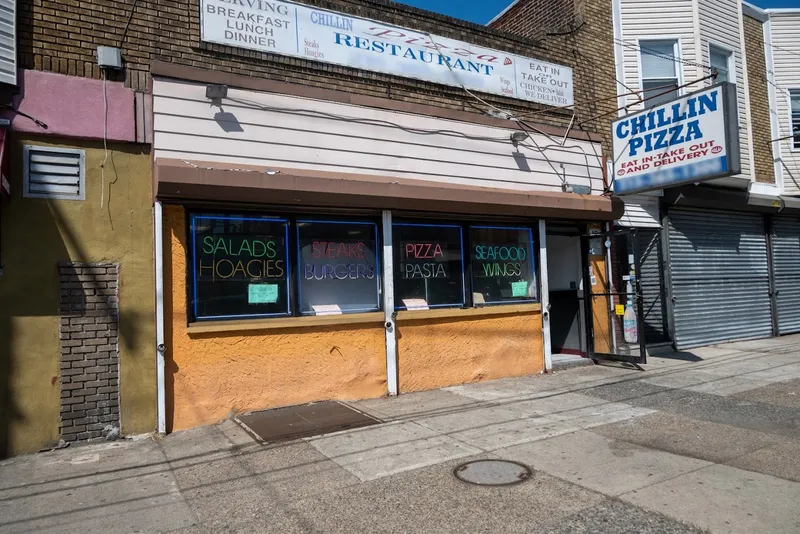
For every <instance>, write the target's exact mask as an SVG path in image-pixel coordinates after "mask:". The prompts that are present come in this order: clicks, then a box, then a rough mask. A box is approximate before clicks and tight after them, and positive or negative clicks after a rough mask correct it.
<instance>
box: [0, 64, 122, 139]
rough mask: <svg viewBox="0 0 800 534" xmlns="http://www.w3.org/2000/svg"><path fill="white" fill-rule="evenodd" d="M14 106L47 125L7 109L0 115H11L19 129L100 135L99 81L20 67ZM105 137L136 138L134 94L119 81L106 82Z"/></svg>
mask: <svg viewBox="0 0 800 534" xmlns="http://www.w3.org/2000/svg"><path fill="white" fill-rule="evenodd" d="M18 80H19V82H20V85H19V95H16V96H15V97H14V108H15V109H17V110H19V111H22V112H24V113H26V114H28V115H30V116H32V117H35V118H37V119H39V120H40V121H42V122H43V123H45V124H46V125H47V128H46V129H45V128H42V127H40V126H38V125H36V124H35V123H34V122H33V121H32V120H30V119H28V118H27V117H23V116H22V115H19V114H15V113H14V112H12V111H10V110H5V111H3V112H2V113H0V117H4V118H9V119H12V123H11V125H12V129H13V130H15V131H20V132H35V133H40V134H48V135H58V136H63V137H78V138H83V139H102V138H103V82H102V81H101V80H91V79H88V78H79V77H77V76H64V75H63V74H53V73H52V72H41V71H34V70H21V71H20V72H19V77H18ZM106 96H107V99H108V100H107V101H108V135H107V138H108V140H109V141H136V124H135V122H134V104H133V102H134V95H133V91H132V90H131V89H127V88H126V87H125V86H124V84H123V83H122V82H106Z"/></svg>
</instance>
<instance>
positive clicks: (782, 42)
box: [770, 11, 800, 195]
mask: <svg viewBox="0 0 800 534" xmlns="http://www.w3.org/2000/svg"><path fill="white" fill-rule="evenodd" d="M770 29H771V36H770V41H771V44H772V61H773V65H772V66H773V71H774V72H775V85H777V87H776V88H775V97H776V99H775V100H776V102H775V103H776V108H777V123H778V132H777V133H778V138H787V139H783V140H782V141H780V161H779V162H778V163H779V165H780V167H781V168H782V173H781V174H782V175H783V187H784V191H785V193H786V194H789V195H800V148H795V147H794V143H793V142H792V139H791V138H789V136H791V135H792V123H791V116H792V112H791V105H790V96H789V90H790V89H800V12H789V13H786V12H784V13H781V12H779V11H778V12H772V13H770ZM776 145H778V143H775V144H774V145H773V147H775V146H776ZM775 152H776V153H777V150H776V151H775ZM776 155H777V154H776Z"/></svg>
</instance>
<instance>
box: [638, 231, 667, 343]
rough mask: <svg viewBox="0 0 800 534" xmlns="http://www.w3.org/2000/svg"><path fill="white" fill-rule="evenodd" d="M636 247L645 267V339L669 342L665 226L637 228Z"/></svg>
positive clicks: (643, 296)
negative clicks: (663, 228)
mask: <svg viewBox="0 0 800 534" xmlns="http://www.w3.org/2000/svg"><path fill="white" fill-rule="evenodd" d="M636 248H637V249H638V254H639V262H640V267H641V272H640V273H639V279H640V281H641V284H642V305H643V310H644V316H643V317H642V322H643V324H644V338H645V341H646V342H647V343H663V342H665V341H669V330H668V328H667V321H666V318H667V311H666V296H665V294H664V293H665V292H664V278H663V276H662V274H663V261H662V257H663V256H662V252H661V229H660V228H641V229H638V228H637V230H636Z"/></svg>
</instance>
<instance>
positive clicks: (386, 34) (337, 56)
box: [200, 0, 574, 106]
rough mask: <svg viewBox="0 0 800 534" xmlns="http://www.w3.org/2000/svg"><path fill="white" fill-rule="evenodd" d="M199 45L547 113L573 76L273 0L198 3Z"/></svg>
mask: <svg viewBox="0 0 800 534" xmlns="http://www.w3.org/2000/svg"><path fill="white" fill-rule="evenodd" d="M200 19H201V24H200V39H201V40H202V41H206V42H210V43H218V44H223V45H228V46H234V47H238V48H247V49H251V50H258V51H261V52H272V53H275V54H282V55H285V56H293V57H300V58H304V59H310V60H314V61H321V62H324V63H334V64H337V65H344V66H347V67H353V68H357V69H364V70H371V71H374V72H382V73H385V74H392V75H395V76H403V77H406V78H415V79H418V80H425V81H428V82H434V83H441V84H445V85H452V86H456V87H461V86H463V87H466V88H467V89H472V90H475V91H483V92H485V93H493V94H497V95H502V96H507V97H510V98H518V99H521V100H530V101H532V102H538V103H540V104H548V105H551V106H569V105H572V104H573V103H574V101H573V84H572V69H570V68H569V67H565V66H563V65H555V64H553V63H547V62H544V61H539V60H536V59H531V58H526V57H522V56H517V55H514V54H509V53H506V52H501V51H498V50H493V49H490V48H483V47H479V46H476V45H473V44H469V43H465V42H463V41H456V40H454V39H448V38H445V37H438V36H435V35H430V34H427V33H424V32H418V31H415V30H410V29H407V28H401V27H398V26H392V25H388V24H384V23H382V22H376V21H374V20H368V19H362V18H358V17H351V16H348V15H345V14H343V13H337V12H335V11H326V10H322V9H316V8H313V7H311V6H305V5H302V4H295V3H291V2H282V1H279V0H200Z"/></svg>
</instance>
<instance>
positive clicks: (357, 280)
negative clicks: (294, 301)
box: [297, 220, 381, 315]
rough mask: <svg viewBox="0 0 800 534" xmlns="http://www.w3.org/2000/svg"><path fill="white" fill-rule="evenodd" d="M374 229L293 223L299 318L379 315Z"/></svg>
mask: <svg viewBox="0 0 800 534" xmlns="http://www.w3.org/2000/svg"><path fill="white" fill-rule="evenodd" d="M377 236H378V226H377V225H376V224H375V223H370V222H348V221H318V220H314V221H312V220H298V221H297V242H298V252H297V262H298V267H297V278H298V303H299V305H300V313H301V314H302V315H330V314H340V313H357V312H370V311H377V310H379V309H380V283H381V281H380V272H379V262H378V244H377V241H378V237H377Z"/></svg>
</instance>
